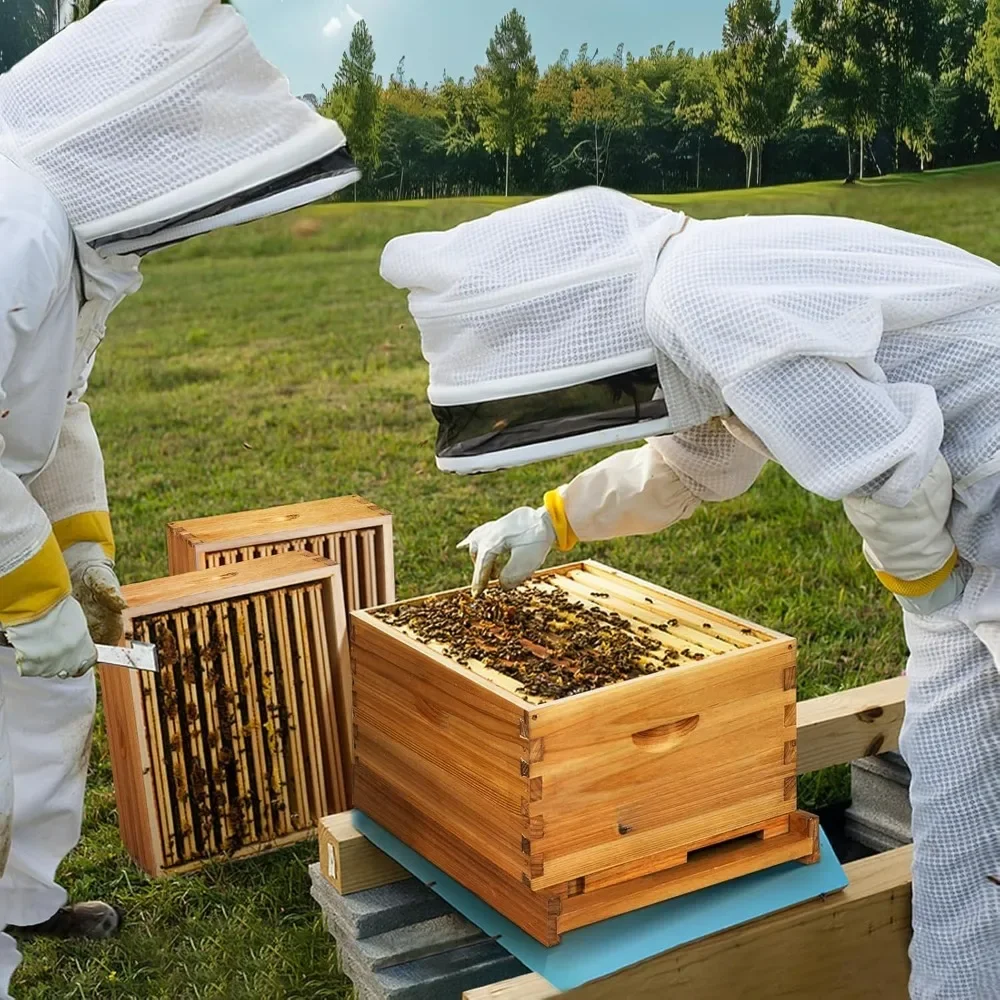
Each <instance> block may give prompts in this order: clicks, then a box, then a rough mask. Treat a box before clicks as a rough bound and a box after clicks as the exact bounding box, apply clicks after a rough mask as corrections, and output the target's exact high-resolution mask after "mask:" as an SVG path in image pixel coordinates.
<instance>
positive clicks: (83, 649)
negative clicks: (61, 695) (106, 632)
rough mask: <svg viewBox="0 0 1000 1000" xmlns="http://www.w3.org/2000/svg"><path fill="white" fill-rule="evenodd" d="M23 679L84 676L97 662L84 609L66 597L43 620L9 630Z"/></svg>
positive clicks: (9, 627)
mask: <svg viewBox="0 0 1000 1000" xmlns="http://www.w3.org/2000/svg"><path fill="white" fill-rule="evenodd" d="M5 631H6V633H7V640H8V641H9V642H10V644H11V646H13V647H14V658H15V662H16V663H17V670H18V673H20V674H21V675H22V676H23V677H58V678H60V679H63V680H65V679H66V678H67V677H82V676H83V675H84V674H85V673H87V671H88V670H90V669H91V668H92V667H93V666H94V665H95V664H96V663H97V650H96V648H95V647H94V641H93V640H92V639H91V638H90V632H89V630H88V628H87V618H86V616H85V615H84V613H83V608H81V607H80V605H79V603H78V602H77V601H76V600H75V599H74V598H73V597H64V598H63V599H62V600H61V601H60V602H59V603H58V604H57V605H56V606H55V607H54V608H51V609H50V610H49V611H47V612H46V613H45V614H44V615H42V617H41V618H36V619H35V620H34V621H31V622H25V623H24V624H23V625H10V626H8V627H7V628H6V629H5Z"/></svg>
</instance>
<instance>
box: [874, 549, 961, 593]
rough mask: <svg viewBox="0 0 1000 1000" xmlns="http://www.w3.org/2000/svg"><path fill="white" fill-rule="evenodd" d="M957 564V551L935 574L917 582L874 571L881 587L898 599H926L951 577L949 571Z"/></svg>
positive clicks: (956, 550) (923, 577)
mask: <svg viewBox="0 0 1000 1000" xmlns="http://www.w3.org/2000/svg"><path fill="white" fill-rule="evenodd" d="M957 563H958V549H955V551H954V552H952V554H951V556H950V558H949V559H948V561H947V562H946V563H945V564H944V565H943V566H942V567H941V568H940V569H939V570H937V572H935V573H931V574H929V575H928V576H922V577H921V578H920V579H919V580H901V579H900V578H899V577H898V576H893V575H892V574H891V573H883V572H880V571H879V570H876V571H875V575H876V576H877V577H878V578H879V581H880V582H881V584H882V586H883V587H885V588H886V589H887V590H891V591H892V593H894V594H897V595H898V596H899V597H926V596H927V594H930V593H932V592H933V591H935V590H937V588H938V587H940V586H941V584H942V583H944V581H945V580H947V579H948V577H949V576H951V571H952V570H953V569H954V568H955V566H956V564H957Z"/></svg>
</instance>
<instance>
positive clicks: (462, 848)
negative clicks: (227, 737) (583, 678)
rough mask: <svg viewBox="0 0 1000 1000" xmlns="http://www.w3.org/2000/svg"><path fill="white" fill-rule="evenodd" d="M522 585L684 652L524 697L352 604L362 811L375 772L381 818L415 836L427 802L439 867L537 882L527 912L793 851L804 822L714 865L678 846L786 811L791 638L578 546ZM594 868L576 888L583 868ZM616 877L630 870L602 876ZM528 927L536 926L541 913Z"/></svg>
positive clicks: (681, 884) (624, 900)
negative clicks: (582, 689) (440, 846)
mask: <svg viewBox="0 0 1000 1000" xmlns="http://www.w3.org/2000/svg"><path fill="white" fill-rule="evenodd" d="M533 585H534V586H538V587H540V588H542V590H543V592H544V591H545V590H546V588H548V589H551V588H557V589H560V590H563V591H565V592H567V593H569V594H570V595H571V596H572V597H574V598H576V599H577V600H578V601H580V602H581V603H583V604H585V605H591V604H596V605H597V606H599V607H601V608H604V609H605V610H612V611H614V612H615V613H616V614H618V615H619V616H620V617H619V619H618V623H619V624H618V627H620V628H622V629H630V630H631V629H634V630H636V631H637V632H639V633H640V634H645V633H647V632H648V630H649V629H651V628H652V629H656V630H657V637H658V638H659V637H660V633H662V635H663V636H664V637H665V638H667V639H669V640H670V641H671V642H673V643H674V644H675V645H674V646H673V647H671V648H675V649H678V651H684V653H685V657H686V658H685V657H682V658H681V659H680V661H679V662H676V663H670V664H668V663H666V662H662V661H661V665H660V666H661V668H660V669H657V670H656V671H655V672H653V673H650V674H648V675H646V676H643V677H640V678H637V679H634V680H630V681H626V682H621V683H618V684H613V685H610V686H608V687H605V688H602V689H600V690H595V691H588V692H586V693H583V694H577V695H574V696H572V697H568V698H564V699H559V700H554V701H548V702H545V703H543V704H538V703H535V702H531V701H529V700H527V699H524V698H521V697H520V696H519V694H517V693H513V692H511V690H510V687H511V684H510V683H509V680H508V683H494V682H493V680H492V678H491V672H490V671H489V670H488V669H487V668H485V667H484V668H483V669H475V668H474V669H469V667H468V666H461V665H459V664H457V663H455V662H454V661H453V660H452V659H450V657H449V656H448V655H447V654H446V652H444V651H443V650H442V649H439V648H431V647H430V646H428V645H427V644H424V643H422V642H421V641H419V640H418V639H416V638H415V637H414V636H412V635H411V634H408V633H406V632H404V631H403V630H401V629H398V628H395V627H394V626H391V625H389V624H387V623H385V622H383V621H381V620H380V619H378V618H375V617H374V616H372V615H370V614H367V613H364V612H355V613H353V614H352V615H351V637H352V639H351V647H352V650H351V651H352V662H353V673H354V691H353V696H354V722H355V754H356V770H360V769H364V771H365V773H366V775H367V776H368V778H367V782H366V783H365V785H364V786H362V785H360V784H359V785H358V786H357V789H356V795H357V797H356V798H355V803H356V805H357V807H358V808H359V809H361V810H363V811H365V812H368V813H369V814H370V815H372V816H373V818H375V819H376V820H378V815H377V810H378V809H379V808H381V807H382V805H383V804H382V803H380V802H378V801H374V796H375V789H376V787H377V788H379V789H382V790H383V791H384V790H385V789H388V790H389V791H390V792H391V793H392V794H393V795H394V796H395V797H396V799H397V800H398V802H399V803H401V804H405V805H406V807H407V808H405V809H404V808H402V807H401V808H399V809H397V810H395V811H390V813H389V819H390V823H389V824H386V825H387V828H388V829H389V830H390V832H392V833H394V834H395V835H396V836H397V837H399V838H400V839H401V840H403V841H404V843H408V844H410V846H411V847H414V848H415V849H417V850H420V848H419V847H416V845H415V844H414V843H413V842H412V840H411V839H410V838H412V837H422V836H424V834H425V831H423V830H421V829H418V826H419V824H420V823H421V822H423V820H424V818H426V817H430V818H432V819H433V822H434V824H435V827H436V828H437V829H439V830H440V831H441V838H442V839H443V842H444V844H446V845H447V850H442V851H441V853H440V858H441V861H440V865H441V867H442V868H443V869H444V870H445V871H447V872H448V873H449V874H450V875H452V876H453V877H455V878H457V879H458V880H459V881H460V882H461V881H462V879H463V877H467V878H473V879H474V880H475V882H476V885H477V886H480V888H482V887H483V886H484V885H487V884H488V883H489V881H490V879H491V878H492V877H494V874H495V875H496V877H497V878H498V879H500V885H501V887H503V889H504V891H508V890H509V886H510V884H514V885H516V886H517V887H518V893H520V887H521V884H522V883H524V884H526V885H527V886H528V887H530V890H532V891H533V893H534V894H535V895H536V896H537V897H538V898H537V899H536V900H535V901H534V902H533V904H532V907H531V908H529V909H528V911H527V919H529V920H530V921H531V922H532V925H533V926H534V927H535V928H536V930H537V928H538V927H539V913H543V912H544V913H545V914H546V915H547V917H551V915H552V912H553V908H554V907H555V908H561V907H562V906H563V903H560V902H559V901H560V900H561V899H564V900H565V905H566V906H567V907H569V906H570V902H571V897H572V896H575V898H574V899H573V900H572V914H573V915H572V916H571V917H565V920H572V921H574V923H573V924H572V926H582V925H583V923H586V922H590V921H593V920H599V919H604V916H601V914H602V913H604V914H606V913H607V912H610V911H614V912H624V910H623V909H622V907H623V906H625V907H628V906H645V905H649V902H650V901H655V899H656V898H657V894H660V895H659V897H658V898H667V895H663V894H664V893H667V894H677V893H679V892H683V891H690V889H692V888H696V887H698V886H699V885H701V884H706V883H705V879H713V878H714V879H718V878H725V877H736V876H737V875H738V874H743V873H745V872H746V871H749V870H758V868H759V867H766V866H767V865H768V864H780V863H783V862H785V861H787V860H789V858H790V857H792V856H794V857H795V858H799V857H803V856H806V855H808V854H810V853H811V846H810V844H811V842H810V844H807V845H806V846H805V847H804V846H803V845H804V844H805V842H806V841H807V840H808V839H809V838H808V834H807V833H803V832H800V831H796V832H792V831H790V830H786V832H785V833H783V834H782V833H780V832H779V833H776V835H775V836H774V837H772V838H771V839H770V840H768V841H766V842H765V841H764V840H763V838H761V839H757V840H756V841H755V843H754V844H752V845H750V849H748V850H742V852H741V853H740V854H739V859H738V860H737V859H735V857H734V858H733V859H731V860H730V861H729V862H728V863H727V864H721V863H717V864H714V865H710V864H708V863H707V862H705V861H704V860H702V861H700V862H699V866H695V867H692V864H691V860H690V858H689V857H688V852H690V851H694V850H698V849H699V848H700V847H702V846H704V845H709V844H712V843H715V842H717V841H720V840H723V839H732V838H733V837H734V836H737V835H738V834H739V831H742V830H745V829H751V830H763V829H764V828H765V826H767V825H769V824H770V825H771V826H772V827H773V824H775V823H776V822H780V820H781V817H787V816H788V815H789V814H791V813H793V812H794V811H795V790H794V780H795V773H796V742H795V741H796V732H795V716H794V712H790V711H789V708H790V707H794V703H795V691H794V685H793V686H792V687H791V688H789V685H788V677H789V675H790V673H794V664H795V643H794V641H793V640H791V639H789V638H788V637H786V636H782V635H780V634H779V633H770V632H768V631H766V630H763V629H761V628H760V627H759V626H751V625H749V624H748V623H744V622H741V621H740V620H739V619H733V618H731V617H729V616H725V615H723V614H721V613H719V612H716V611H715V610H714V609H711V608H707V607H705V606H703V605H697V604H694V603H692V602H686V601H684V600H683V599H681V598H679V597H677V595H672V594H670V593H669V592H665V591H661V590H658V589H653V588H650V587H648V586H647V585H641V586H638V585H633V584H632V583H631V582H630V580H629V579H628V578H624V577H620V576H618V575H615V574H614V573H613V571H609V570H607V569H605V568H604V567H600V566H594V565H592V564H590V563H582V564H573V565H571V566H569V567H565V568H563V569H562V570H561V571H554V572H553V571H546V572H545V573H543V574H541V575H540V582H538V583H535V584H533ZM598 587H600V588H602V589H600V590H597V589H595V588H598ZM570 614H572V611H570ZM682 619H683V620H682ZM694 650H697V651H698V652H697V655H688V654H692V651H694ZM514 686H515V687H516V682H515V684H514ZM789 782H791V791H789ZM458 852H462V853H463V854H464V855H466V856H467V859H466V861H465V862H463V863H462V864H461V865H459V864H458V863H457V862H456V861H454V860H453V856H454V855H455V854H456V853H458ZM678 852H683V858H684V860H685V864H684V865H683V866H682V865H677V867H678V868H680V867H687V868H688V869H689V871H688V872H687V874H686V875H677V874H675V875H674V876H670V877H667V876H666V875H664V874H663V873H662V872H659V870H658V869H657V868H655V867H652V866H653V865H658V864H660V863H662V864H663V866H664V868H670V867H671V866H674V865H675V864H676V857H675V855H676V854H677V853H678ZM651 859H655V860H653V861H651ZM432 860H433V859H432ZM459 869H461V870H459ZM601 873H608V874H607V875H606V876H605V877H602V878H596V879H594V878H592V879H591V883H590V891H589V892H588V891H587V883H586V879H587V878H588V877H593V876H600V875H601ZM654 873H657V874H659V875H660V876H661V877H660V878H659V880H658V881H651V876H652V875H653V874H654ZM730 873H732V874H730ZM625 877H628V878H629V879H631V881H632V882H636V883H638V882H641V881H643V880H646V881H645V882H644V883H643V888H642V889H641V890H640V889H638V888H635V889H634V891H632V892H622V891H618V890H617V888H616V887H617V886H618V885H620V884H621V883H622V880H623V878H625ZM463 884H468V883H463ZM469 887H470V888H472V886H471V885H470V886H469ZM575 887H580V891H579V892H576V893H574V891H573V890H574V888H575ZM498 891H499V890H498V888H497V887H494V894H496V893H497V892H498ZM480 894H482V893H480ZM600 894H604V895H605V900H604V901H603V902H602V901H601V900H600V899H599V898H598V896H599V895H600ZM528 898H530V897H528ZM521 909H523V907H522V908H521ZM512 919H514V918H513V917H512ZM524 929H525V930H528V927H525V928H524ZM543 930H544V931H545V934H546V935H548V936H549V937H550V936H551V928H550V926H549V924H548V923H544V925H543ZM528 932H529V933H532V931H530V930H528ZM545 939H546V940H548V937H546V938H545Z"/></svg>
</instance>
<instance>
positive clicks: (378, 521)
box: [167, 496, 396, 611]
mask: <svg viewBox="0 0 1000 1000" xmlns="http://www.w3.org/2000/svg"><path fill="white" fill-rule="evenodd" d="M292 551H299V552H312V553H314V554H316V555H320V556H323V557H324V558H325V559H329V560H330V561H331V562H334V563H337V564H338V565H339V566H340V567H341V572H342V579H343V584H344V599H345V601H346V602H347V608H348V610H349V611H354V610H357V609H358V608H372V607H376V606H378V605H381V604H392V603H393V602H394V601H395V600H396V581H395V568H394V560H393V540H392V515H391V514H389V513H388V512H387V511H384V510H382V509H381V508H380V507H377V506H375V504H373V503H370V502H369V501H367V500H365V499H363V498H362V497H359V496H345V497H333V498H331V499H327V500H310V501H307V502H305V503H298V504H288V505H285V506H281V507H269V508H266V509H263V510H251V511H239V512H236V513H232V514H218V515H215V516H212V517H201V518H196V519H193V520H188V521H176V522H173V523H171V524H168V525H167V569H168V572H169V573H170V575H171V576H173V575H176V574H179V573H190V572H193V571H196V570H202V569H213V568H216V567H218V566H227V565H231V564H233V563H239V562H245V561H248V560H251V559H259V558H261V557H264V556H273V555H279V554H281V553H283V552H292Z"/></svg>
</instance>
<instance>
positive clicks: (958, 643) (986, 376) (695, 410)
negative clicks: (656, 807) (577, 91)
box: [382, 189, 1000, 1000]
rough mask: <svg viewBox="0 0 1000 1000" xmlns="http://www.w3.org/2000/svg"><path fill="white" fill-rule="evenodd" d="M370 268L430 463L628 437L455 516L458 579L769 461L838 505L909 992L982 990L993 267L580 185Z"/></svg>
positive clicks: (825, 225)
mask: <svg viewBox="0 0 1000 1000" xmlns="http://www.w3.org/2000/svg"><path fill="white" fill-rule="evenodd" d="M382 274H383V276H384V277H385V278H386V279H387V280H388V281H389V282H391V283H392V284H394V285H395V286H397V287H400V288H408V289H410V290H411V294H410V308H411V311H412V313H413V316H414V318H415V319H416V321H417V324H418V326H419V327H420V331H421V336H422V339H423V349H424V354H425V356H426V357H427V359H428V361H429V363H430V373H431V378H430V388H429V393H428V394H429V397H430V401H431V403H432V406H433V409H434V413H435V415H436V416H437V419H438V422H439V426H440V430H439V435H438V446H437V451H438V464H439V466H440V467H441V468H444V469H449V470H452V471H457V472H486V471H490V470H493V469H502V468H508V467H511V466H514V465H518V464H522V463H524V462H530V461H537V460H539V459H543V458H548V457H554V456H557V455H566V454H572V453H574V452H578V451H580V450H583V449H586V448H591V447H594V446H596V445H603V444H609V443H615V442H625V441H638V440H641V439H647V441H646V444H645V445H643V446H642V447H638V448H634V449H629V450H626V451H621V452H618V453H617V454H614V455H612V456H611V457H610V458H608V459H606V460H604V461H603V462H600V463H599V464H597V465H596V466H594V467H592V468H590V469H588V470H587V471H585V472H583V473H582V474H580V475H579V476H577V477H576V478H575V479H574V480H573V481H572V482H570V483H568V484H566V485H564V486H562V487H559V488H558V489H555V490H552V491H551V492H550V493H549V494H547V495H546V497H545V501H544V504H543V505H542V506H541V507H539V508H537V509H532V508H528V507H524V508H520V509H518V510H516V511H513V512H511V513H510V514H507V515H506V516H504V517H502V518H500V519H499V520H498V521H494V522H490V523H489V524H486V525H483V526H482V527H480V528H478V529H476V530H475V531H473V532H472V533H471V535H470V536H469V537H468V538H467V539H466V540H465V542H464V543H463V545H465V546H467V547H468V548H469V549H470V551H471V553H472V555H473V558H474V559H475V561H476V567H475V574H474V580H473V586H474V589H475V590H479V589H481V588H482V587H483V586H485V585H486V583H487V582H488V581H489V579H490V578H491V577H493V576H496V575H498V574H499V575H500V579H501V582H502V583H503V584H504V585H507V586H514V585H516V584H518V583H520V582H522V581H523V580H524V579H525V578H526V577H527V576H528V575H529V574H530V573H531V572H533V571H534V570H535V569H537V568H539V567H540V566H541V565H542V563H543V562H544V560H545V558H546V556H547V554H548V552H549V550H550V549H551V548H552V547H554V546H558V547H559V548H561V549H563V550H568V549H569V548H571V547H572V546H573V545H574V544H575V543H576V542H577V541H578V540H583V541H588V540H598V539H607V538H614V537H617V536H622V535H632V534H649V533H653V532H657V531H660V530H662V529H664V528H666V527H668V526H669V525H670V524H673V523H674V522H676V521H677V520H679V519H681V518H684V517H688V516H690V515H691V514H692V513H693V512H694V510H695V509H696V508H697V507H698V506H699V505H700V504H701V503H703V502H705V501H719V500H724V499H727V498H730V497H734V496H736V495H738V494H740V493H742V492H743V491H745V490H747V489H748V488H749V487H750V486H751V485H752V484H753V482H754V481H755V479H756V478H757V476H758V474H759V473H760V470H761V469H762V467H763V466H764V464H765V463H766V462H767V461H768V460H774V461H776V462H778V463H780V464H781V465H782V466H783V467H784V468H785V469H786V470H787V471H788V472H789V473H790V474H791V475H792V477H793V478H794V479H795V480H796V481H797V482H798V483H800V484H801V485H802V486H804V487H805V488H806V489H808V490H810V491H812V492H813V493H816V494H818V495H819V496H822V497H826V498H828V499H831V500H839V501H842V502H843V506H844V508H845V511H846V513H847V516H848V517H849V519H850V520H851V523H852V524H853V525H854V526H855V528H856V529H857V530H858V532H859V534H860V535H861V536H862V539H863V543H864V544H863V550H864V554H865V556H866V558H867V560H868V562H869V564H870V565H871V566H872V568H873V570H874V571H875V572H876V573H877V575H878V578H879V579H880V580H881V581H882V583H883V584H885V586H886V587H887V588H888V589H889V590H891V591H892V592H893V593H894V594H895V595H896V597H897V599H898V601H899V603H900V604H901V606H902V607H903V610H904V618H905V625H906V634H907V638H908V642H909V647H910V660H909V664H908V670H907V672H908V675H909V680H910V686H909V694H908V699H907V709H906V721H905V725H904V730H903V734H902V740H901V742H902V749H903V753H904V755H905V757H906V759H907V762H908V764H909V766H910V768H911V770H912V773H913V779H912V784H911V788H910V793H911V798H912V802H913V835H914V844H915V860H914V911H913V928H914V937H913V943H912V946H911V958H912V967H913V972H912V980H911V986H910V992H911V996H912V997H914V998H916V1000H930V998H948V1000H986V998H989V997H1000V948H998V947H997V942H998V937H997V935H998V933H1000V889H998V888H997V885H996V882H995V876H996V873H1000V836H998V835H997V834H998V824H1000V819H998V817H1000V674H998V670H997V667H998V663H1000V659H998V657H1000V268H998V267H997V266H996V265H994V264H992V263H990V262H989V261H985V260H982V259H980V258H978V257H975V256H973V255H971V254H968V253H966V252H964V251H962V250H959V249H957V248H955V247H953V246H949V245H947V244H944V243H941V242H938V241H936V240H932V239H928V238H925V237H922V236H916V235H911V234H908V233H903V232H898V231H895V230H892V229H888V228H885V227H881V226H877V225H874V224H870V223H866V222H860V221H855V220H851V219H839V218H819V217H816V218H814V217H771V218H754V217H746V218H735V219H724V220H719V221H713V222H699V221H696V220H694V219H686V218H684V217H683V216H681V215H679V214H678V213H673V212H669V211H666V210H663V209H657V208H653V207H650V206H648V205H643V204H641V203H639V202H637V201H635V200H633V199H631V198H627V197H625V196H624V195H621V194H617V193H615V192H613V191H607V190H601V189H584V190H581V191H576V192H572V193H569V194H566V195H559V196H556V197H554V198H549V199H544V200H542V201H538V202H533V203H530V204H528V205H525V206H521V207H519V208H515V209H511V210H506V211H501V212H498V213H495V214H494V215H492V216H489V217H487V218H485V219H481V220H477V221H475V222H471V223H467V224H465V225H463V226H459V227H457V228H456V229H454V230H451V231H449V232H446V233H423V234H414V235H411V236H404V237H400V238H398V239H396V240H393V241H392V242H391V243H390V244H389V245H388V246H387V248H386V250H385V252H384V255H383V259H382ZM505 556H507V557H509V560H508V561H507V563H506V565H505V566H504V567H503V569H502V570H501V568H500V564H501V561H502V559H503V557H505ZM987 876H994V878H990V877H987Z"/></svg>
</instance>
